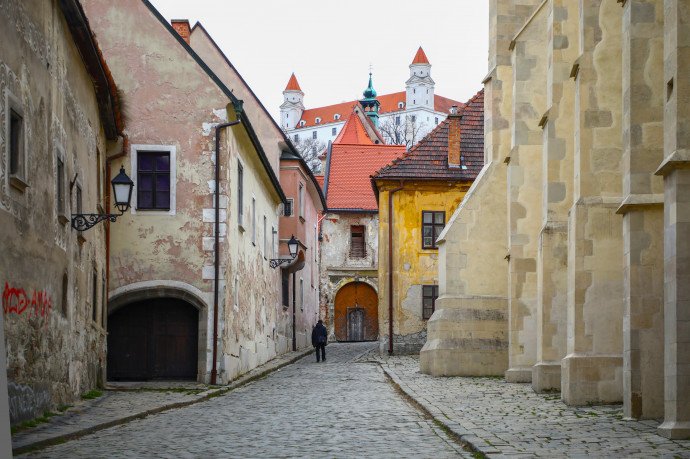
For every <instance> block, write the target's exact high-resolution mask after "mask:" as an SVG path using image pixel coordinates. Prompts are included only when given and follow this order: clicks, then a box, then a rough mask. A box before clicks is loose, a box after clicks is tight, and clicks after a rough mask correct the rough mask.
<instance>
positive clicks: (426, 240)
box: [424, 237, 433, 247]
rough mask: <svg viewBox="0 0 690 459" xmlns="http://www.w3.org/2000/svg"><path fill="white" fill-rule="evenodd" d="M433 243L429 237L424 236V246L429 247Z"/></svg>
mask: <svg viewBox="0 0 690 459" xmlns="http://www.w3.org/2000/svg"><path fill="white" fill-rule="evenodd" d="M432 245H433V241H432V240H431V238H430V237H425V238H424V247H431V246H432Z"/></svg>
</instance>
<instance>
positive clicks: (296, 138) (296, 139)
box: [295, 134, 299, 142]
mask: <svg viewBox="0 0 690 459" xmlns="http://www.w3.org/2000/svg"><path fill="white" fill-rule="evenodd" d="M295 142H299V134H295Z"/></svg>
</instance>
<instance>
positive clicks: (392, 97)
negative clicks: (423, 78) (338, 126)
mask: <svg viewBox="0 0 690 459" xmlns="http://www.w3.org/2000/svg"><path fill="white" fill-rule="evenodd" d="M376 100H378V101H379V103H380V104H381V106H380V109H379V114H382V115H383V114H385V113H390V112H399V111H402V110H404V109H405V103H406V94H405V91H401V92H394V93H392V94H384V95H382V96H377V97H376ZM400 102H402V104H403V108H398V106H399V103H400ZM357 105H358V101H356V100H353V101H351V102H343V103H340V104H335V105H328V106H326V107H319V108H310V109H307V110H304V112H302V118H300V120H301V121H305V123H306V124H305V125H304V126H299V124H298V126H297V129H308V128H312V127H314V126H320V125H321V124H326V123H332V122H334V121H343V120H345V119H346V117H348V116H350V113H352V109H353V108H354V107H356V106H357ZM453 105H457V106H458V107H462V105H463V104H462V102H458V101H457V100H453V99H449V98H447V97H443V96H437V95H435V94H434V110H436V111H438V112H443V113H450V108H451V107H452V106H453ZM336 114H339V115H340V119H339V120H336V119H335V118H334V116H335V115H336ZM316 118H321V122H320V123H318V124H317V123H315V122H314V121H315V120H316Z"/></svg>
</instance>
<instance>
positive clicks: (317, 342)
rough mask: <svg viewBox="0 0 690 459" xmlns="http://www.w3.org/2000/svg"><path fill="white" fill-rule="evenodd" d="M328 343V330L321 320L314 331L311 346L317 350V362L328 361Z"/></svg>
mask: <svg viewBox="0 0 690 459" xmlns="http://www.w3.org/2000/svg"><path fill="white" fill-rule="evenodd" d="M327 342H328V330H326V327H324V325H323V321H321V320H320V319H319V322H318V323H317V324H316V326H315V327H314V329H313V330H312V332H311V345H312V346H314V347H315V348H316V361H317V362H320V361H321V358H320V357H323V361H324V362H325V361H326V343H327ZM319 349H321V356H319Z"/></svg>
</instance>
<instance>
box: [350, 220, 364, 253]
mask: <svg viewBox="0 0 690 459" xmlns="http://www.w3.org/2000/svg"><path fill="white" fill-rule="evenodd" d="M366 254H367V251H366V248H365V245H364V226H352V227H351V228H350V257H352V258H363V257H365V256H366Z"/></svg>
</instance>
